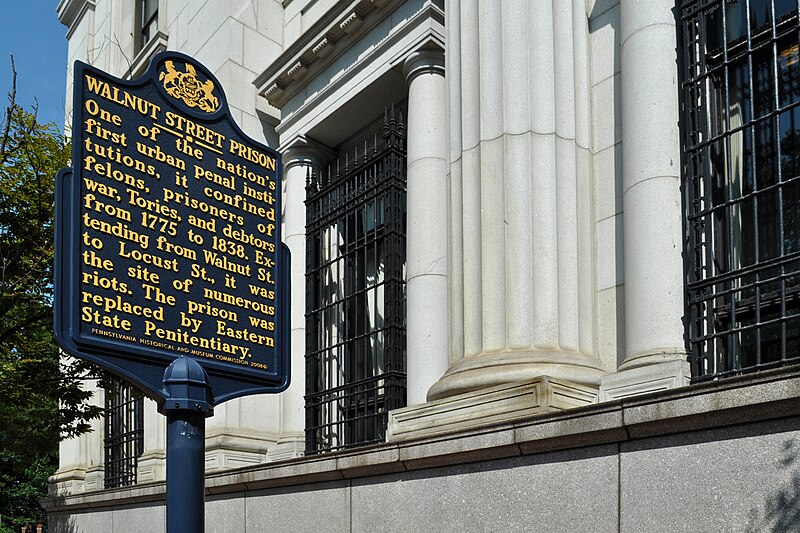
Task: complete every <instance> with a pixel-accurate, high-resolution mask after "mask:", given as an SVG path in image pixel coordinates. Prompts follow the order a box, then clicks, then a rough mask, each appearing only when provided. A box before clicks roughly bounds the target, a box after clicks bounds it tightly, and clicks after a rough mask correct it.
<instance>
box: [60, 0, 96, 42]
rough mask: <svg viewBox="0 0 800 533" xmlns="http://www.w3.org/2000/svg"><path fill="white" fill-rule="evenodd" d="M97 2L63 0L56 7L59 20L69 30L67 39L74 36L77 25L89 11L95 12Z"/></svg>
mask: <svg viewBox="0 0 800 533" xmlns="http://www.w3.org/2000/svg"><path fill="white" fill-rule="evenodd" d="M94 8H95V0H61V1H60V2H59V3H58V6H56V13H57V14H58V20H59V22H61V24H63V25H64V26H66V27H67V28H69V30H67V39H69V38H70V37H71V36H72V32H73V31H75V27H76V26H77V23H78V22H80V20H81V19H82V18H83V15H84V14H86V12H87V11H88V10H90V9H91V10H94Z"/></svg>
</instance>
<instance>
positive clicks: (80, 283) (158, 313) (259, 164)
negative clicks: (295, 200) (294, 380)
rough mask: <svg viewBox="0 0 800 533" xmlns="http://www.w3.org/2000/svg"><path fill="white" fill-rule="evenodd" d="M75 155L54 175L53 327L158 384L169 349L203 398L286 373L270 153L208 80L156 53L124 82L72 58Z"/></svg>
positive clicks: (264, 383) (267, 384) (185, 62)
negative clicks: (187, 360) (204, 379)
mask: <svg viewBox="0 0 800 533" xmlns="http://www.w3.org/2000/svg"><path fill="white" fill-rule="evenodd" d="M74 84H75V92H74V119H73V159H72V165H73V166H72V168H71V169H65V170H64V171H62V172H61V173H60V174H59V176H58V178H57V206H56V211H57V212H56V216H57V219H56V223H57V228H58V229H57V236H56V326H55V327H56V336H57V338H58V339H59V342H60V343H61V345H62V347H63V348H64V349H65V350H66V351H67V352H68V353H70V354H72V355H74V356H77V357H82V358H86V359H89V360H92V361H94V362H97V363H99V364H101V365H103V366H105V367H106V368H108V369H110V370H112V371H113V372H116V373H117V374H119V375H121V376H123V377H125V378H127V379H129V380H131V381H134V382H137V383H138V384H139V385H141V386H142V387H144V388H145V389H146V390H147V391H149V392H150V393H151V394H152V395H154V396H160V397H162V398H163V397H164V391H163V389H162V383H161V380H162V377H163V371H164V368H165V367H166V366H167V365H169V364H170V362H172V361H173V360H174V359H175V358H176V357H180V356H187V357H192V358H195V359H196V360H197V361H198V362H199V363H200V364H201V365H202V366H203V367H204V369H205V370H206V372H207V373H208V376H209V381H210V385H211V387H212V390H213V391H214V396H215V403H219V401H224V400H225V399H229V398H232V397H235V396H240V395H243V394H249V393H256V392H277V391H280V390H283V389H285V388H286V386H288V380H289V373H288V372H289V368H288V353H289V346H288V342H289V335H288V333H287V330H288V316H289V315H288V312H287V306H288V298H289V294H288V283H287V282H285V280H286V278H287V275H288V272H286V268H285V265H286V264H288V262H287V261H286V259H287V254H286V252H285V250H284V247H283V245H282V243H281V240H280V216H281V187H280V185H281V182H280V169H281V161H280V155H279V154H278V153H277V152H275V151H274V150H271V149H270V148H268V147H266V146H264V145H261V144H259V143H257V142H255V141H253V140H252V139H250V138H248V137H247V136H245V135H244V134H243V133H242V132H241V130H240V129H239V128H238V127H237V126H236V124H235V123H234V122H233V120H232V118H231V116H230V112H229V110H228V107H227V103H226V101H225V95H224V93H223V91H222V88H221V87H220V84H219V82H218V81H217V80H216V79H215V78H214V76H213V75H211V73H210V72H208V71H207V70H206V69H205V68H203V67H202V66H201V65H199V64H198V63H196V62H195V61H193V60H192V59H191V58H189V57H188V56H185V55H183V54H179V53H175V52H165V53H162V54H159V55H158V56H156V57H155V58H154V59H153V61H152V62H151V64H150V68H149V70H148V72H147V73H146V74H145V75H144V76H143V77H141V78H139V79H136V80H133V81H123V80H120V79H117V78H115V77H112V76H110V75H108V74H106V73H104V72H102V71H100V70H98V69H95V68H93V67H91V66H89V65H86V64H83V63H80V62H78V63H76V67H75V82H74Z"/></svg>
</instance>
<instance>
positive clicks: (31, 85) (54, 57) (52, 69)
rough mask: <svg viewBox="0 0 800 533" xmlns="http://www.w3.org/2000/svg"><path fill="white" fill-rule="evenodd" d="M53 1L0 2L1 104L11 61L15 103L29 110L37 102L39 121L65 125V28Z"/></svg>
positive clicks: (4, 102) (4, 104) (5, 102)
mask: <svg viewBox="0 0 800 533" xmlns="http://www.w3.org/2000/svg"><path fill="white" fill-rule="evenodd" d="M57 4H58V2H57V1H56V0H24V1H20V0H0V8H2V13H3V16H2V17H0V105H1V106H2V110H3V111H4V110H5V108H6V107H7V106H8V98H7V96H6V95H7V94H8V92H9V91H10V90H11V59H10V58H9V54H14V63H15V64H16V68H17V103H18V104H20V105H22V106H23V107H25V108H26V109H28V110H30V108H31V106H32V105H33V103H34V97H36V98H37V99H38V100H39V120H40V122H55V123H56V124H57V125H58V126H59V128H61V129H63V126H64V98H65V94H66V93H65V91H66V88H65V87H66V72H67V40H66V38H65V36H66V34H67V27H66V26H63V25H62V24H61V23H60V22H59V21H58V17H57V16H56V5H57Z"/></svg>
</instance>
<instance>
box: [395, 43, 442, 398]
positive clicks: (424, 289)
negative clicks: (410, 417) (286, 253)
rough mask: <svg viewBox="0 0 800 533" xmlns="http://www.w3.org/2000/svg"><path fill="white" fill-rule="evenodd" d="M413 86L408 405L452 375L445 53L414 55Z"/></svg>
mask: <svg viewBox="0 0 800 533" xmlns="http://www.w3.org/2000/svg"><path fill="white" fill-rule="evenodd" d="M403 70H404V73H405V75H406V80H407V82H408V137H407V141H406V143H407V144H406V146H407V148H406V153H407V158H408V178H407V179H408V188H407V197H406V203H407V206H408V207H407V214H406V220H407V234H406V302H407V308H406V309H407V312H406V315H407V317H408V318H407V320H408V322H407V341H406V343H407V344H406V346H407V353H408V363H407V370H408V381H407V390H408V395H407V402H408V405H414V404H419V403H423V402H425V400H426V395H427V392H428V389H430V387H431V386H432V385H433V384H434V383H436V380H438V379H439V378H440V377H441V376H442V375H443V374H444V372H445V371H446V370H447V362H448V357H447V354H448V347H447V344H448V335H447V327H448V320H447V316H448V309H447V290H448V289H447V108H446V107H445V105H444V102H445V101H446V94H447V85H446V81H445V78H444V51H443V50H441V49H439V48H430V49H422V50H419V51H416V52H414V53H412V54H411V55H410V56H409V57H408V58H407V59H406V61H405V63H404V65H403Z"/></svg>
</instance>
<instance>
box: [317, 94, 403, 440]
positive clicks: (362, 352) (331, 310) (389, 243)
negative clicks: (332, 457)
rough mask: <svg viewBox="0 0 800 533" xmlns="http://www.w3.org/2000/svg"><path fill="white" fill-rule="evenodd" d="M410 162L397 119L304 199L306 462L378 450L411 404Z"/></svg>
mask: <svg viewBox="0 0 800 533" xmlns="http://www.w3.org/2000/svg"><path fill="white" fill-rule="evenodd" d="M405 196H406V157H405V135H404V127H403V121H402V114H400V113H399V112H398V113H396V112H395V111H394V109H392V111H391V113H388V112H387V114H386V116H385V119H384V124H383V126H382V128H380V131H379V132H376V133H374V134H371V135H368V136H366V138H365V140H363V141H361V142H358V143H356V147H355V148H354V149H353V150H352V151H351V150H348V151H347V152H346V154H345V155H344V156H343V158H342V160H337V161H336V162H335V163H334V164H332V165H330V166H329V167H328V169H327V170H325V171H322V170H321V169H319V170H318V171H315V172H313V173H310V174H309V180H308V185H307V194H306V197H307V199H306V209H307V218H306V220H307V229H306V235H307V237H306V238H307V247H306V250H307V268H306V288H307V294H306V336H307V337H306V453H309V454H312V453H319V452H325V451H334V450H339V449H343V448H347V447H351V446H358V445H363V444H369V443H374V442H380V441H382V440H383V439H384V438H385V431H386V420H387V413H388V412H389V411H390V410H392V409H396V408H398V407H402V406H404V405H405V402H406V373H405V368H406V367H405V273H404V269H405Z"/></svg>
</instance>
